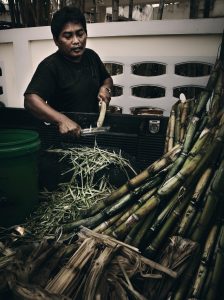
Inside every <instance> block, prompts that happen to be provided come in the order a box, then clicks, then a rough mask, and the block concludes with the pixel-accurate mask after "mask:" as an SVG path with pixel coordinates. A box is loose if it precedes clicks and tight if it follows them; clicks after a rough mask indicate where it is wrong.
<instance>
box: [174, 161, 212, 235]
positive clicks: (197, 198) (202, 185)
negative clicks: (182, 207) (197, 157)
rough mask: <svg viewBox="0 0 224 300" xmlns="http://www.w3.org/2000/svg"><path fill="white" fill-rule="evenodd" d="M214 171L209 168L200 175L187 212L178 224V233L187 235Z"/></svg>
mask: <svg viewBox="0 0 224 300" xmlns="http://www.w3.org/2000/svg"><path fill="white" fill-rule="evenodd" d="M212 171H213V170H212V168H211V167H210V168H207V169H206V170H205V171H204V173H203V174H202V176H201V177H200V179H199V180H198V183H197V185H196V188H195V191H194V193H193V196H192V199H191V201H190V203H189V205H188V207H187V209H186V212H185V213H184V216H183V219H182V221H181V222H180V224H179V226H178V231H177V234H178V235H181V236H185V235H186V233H187V231H188V229H189V227H190V225H191V224H192V222H193V219H194V217H195V215H196V212H197V211H198V209H199V205H200V202H201V197H202V195H203V194H204V192H205V190H206V188H207V186H208V182H209V180H210V178H211V175H212Z"/></svg>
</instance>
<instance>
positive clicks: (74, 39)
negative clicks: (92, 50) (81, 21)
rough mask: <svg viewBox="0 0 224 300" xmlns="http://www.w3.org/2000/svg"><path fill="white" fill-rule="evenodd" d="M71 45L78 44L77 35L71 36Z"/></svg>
mask: <svg viewBox="0 0 224 300" xmlns="http://www.w3.org/2000/svg"><path fill="white" fill-rule="evenodd" d="M72 43H73V44H78V43H79V38H78V36H77V35H75V34H74V35H73V37H72Z"/></svg>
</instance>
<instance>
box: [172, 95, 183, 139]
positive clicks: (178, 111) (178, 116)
mask: <svg viewBox="0 0 224 300" xmlns="http://www.w3.org/2000/svg"><path fill="white" fill-rule="evenodd" d="M182 109H183V102H182V101H178V102H177V103H176V110H175V114H176V122H175V128H174V145H176V144H178V143H179V142H180V120H181V113H182Z"/></svg>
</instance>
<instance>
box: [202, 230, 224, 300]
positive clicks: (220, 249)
mask: <svg viewBox="0 0 224 300" xmlns="http://www.w3.org/2000/svg"><path fill="white" fill-rule="evenodd" d="M223 266H224V225H222V226H221V230H220V233H219V238H218V241H217V250H216V252H215V262H214V268H213V272H212V276H211V280H210V284H209V288H208V291H207V293H206V295H205V298H204V299H205V300H213V299H217V296H218V285H219V283H220V280H221V278H222V274H223V271H224V268H223Z"/></svg>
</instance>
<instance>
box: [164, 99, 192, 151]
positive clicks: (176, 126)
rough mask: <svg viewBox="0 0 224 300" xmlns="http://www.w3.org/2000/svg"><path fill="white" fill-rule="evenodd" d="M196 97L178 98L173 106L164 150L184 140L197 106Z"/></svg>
mask: <svg viewBox="0 0 224 300" xmlns="http://www.w3.org/2000/svg"><path fill="white" fill-rule="evenodd" d="M195 101H196V100H195V99H182V100H178V101H177V102H176V103H175V104H174V105H173V106H172V108H171V112H170V117H169V121H168V124H167V130H166V139H165V147H164V152H165V153H166V152H167V151H169V150H170V149H172V148H173V147H174V146H175V145H176V144H181V143H183V142H184V139H185V135H186V129H187V127H188V124H189V121H190V119H191V116H192V114H193V113H194V108H195Z"/></svg>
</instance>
